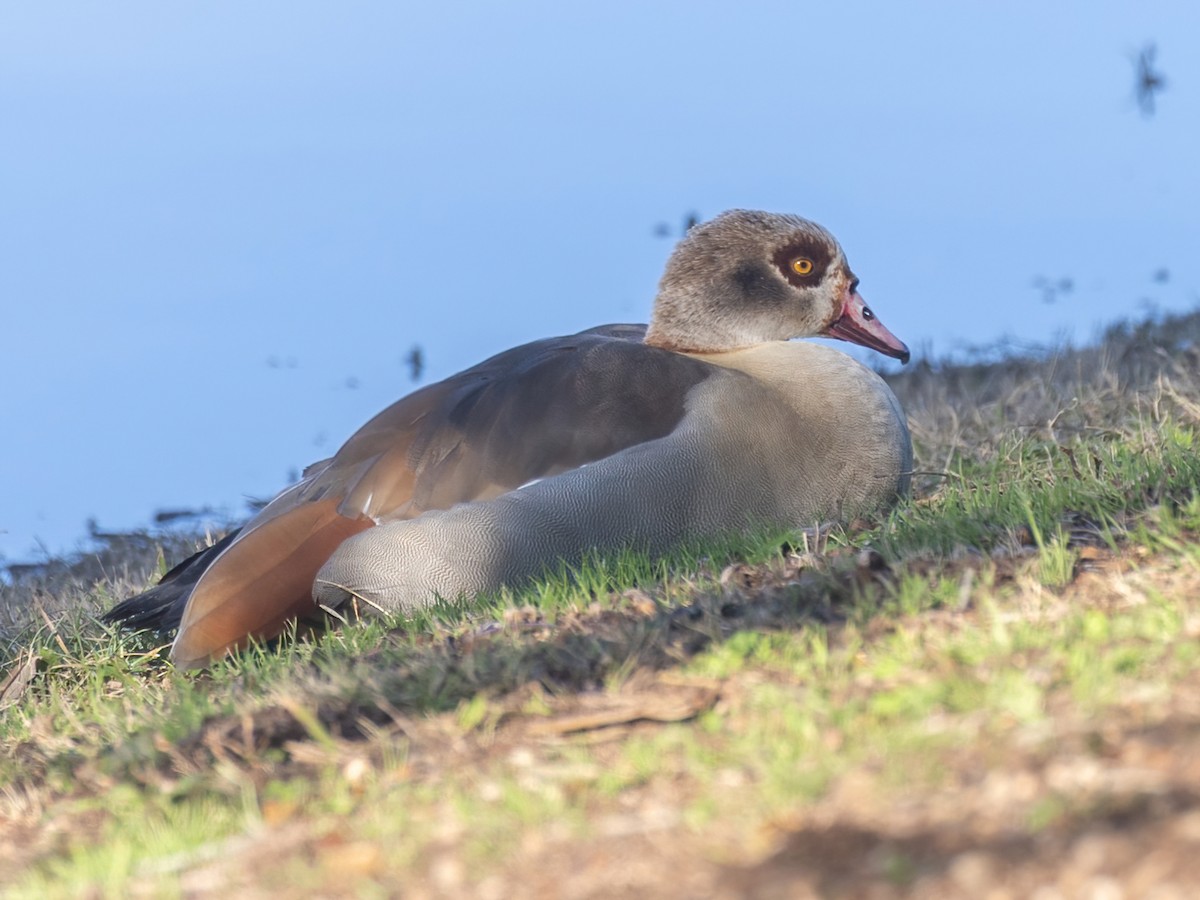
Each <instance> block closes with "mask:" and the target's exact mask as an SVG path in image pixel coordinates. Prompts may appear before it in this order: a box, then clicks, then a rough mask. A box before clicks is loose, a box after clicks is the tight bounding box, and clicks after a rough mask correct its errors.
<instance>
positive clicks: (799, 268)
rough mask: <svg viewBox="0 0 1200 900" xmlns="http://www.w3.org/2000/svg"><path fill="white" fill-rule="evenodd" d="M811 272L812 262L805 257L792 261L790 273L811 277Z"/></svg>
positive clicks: (798, 257)
mask: <svg viewBox="0 0 1200 900" xmlns="http://www.w3.org/2000/svg"><path fill="white" fill-rule="evenodd" d="M812 270H813V261H812V260H811V259H809V258H808V257H807V256H797V257H796V258H795V259H793V260H792V271H793V272H795V273H796V274H797V275H811V274H812Z"/></svg>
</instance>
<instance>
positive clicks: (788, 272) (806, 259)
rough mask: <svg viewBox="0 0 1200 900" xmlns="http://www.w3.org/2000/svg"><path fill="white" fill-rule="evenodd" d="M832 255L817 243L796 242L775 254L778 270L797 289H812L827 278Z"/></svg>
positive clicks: (781, 248) (825, 247)
mask: <svg viewBox="0 0 1200 900" xmlns="http://www.w3.org/2000/svg"><path fill="white" fill-rule="evenodd" d="M831 258H832V255H831V254H830V252H829V248H828V247H827V246H825V245H824V244H822V243H820V242H816V241H795V242H793V243H791V244H787V245H786V246H784V247H780V248H779V250H777V251H776V252H775V257H774V262H775V266H776V268H778V269H779V271H780V272H781V273H783V277H784V278H786V279H787V280H788V281H790V282H791V283H792V284H794V285H796V287H812V286H813V285H814V284H817V283H818V282H820V280H821V279H822V278H824V277H825V271H826V270H827V269H828V268H829V261H830V259H831Z"/></svg>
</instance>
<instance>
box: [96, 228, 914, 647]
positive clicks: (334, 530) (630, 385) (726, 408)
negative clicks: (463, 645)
mask: <svg viewBox="0 0 1200 900" xmlns="http://www.w3.org/2000/svg"><path fill="white" fill-rule="evenodd" d="M857 284H858V280H857V278H855V277H854V275H853V273H852V272H851V271H850V269H849V266H848V265H847V263H846V261H845V256H844V254H843V253H842V250H841V248H840V246H839V245H838V244H837V242H836V241H835V240H834V239H833V237H832V236H831V235H830V234H829V233H828V232H827V231H825V230H824V229H823V228H821V227H820V226H818V225H816V224H815V223H812V222H809V221H807V220H805V219H800V218H798V217H795V216H782V215H775V214H769V213H760V212H750V211H744V210H734V211H731V212H727V213H723V214H722V215H720V216H718V217H717V218H715V219H713V220H712V221H710V222H708V223H706V224H704V225H700V226H696V227H695V228H693V229H692V230H691V231H690V232H689V234H688V236H687V237H686V238H684V240H683V241H681V242H680V244H679V246H678V247H677V248H676V250H675V251H674V253H673V254H672V256H671V258H670V260H669V261H668V264H667V268H666V272H665V274H664V276H663V279H662V281H661V283H660V286H659V293H658V297H657V299H656V302H655V308H654V315H653V318H652V320H651V323H650V325H649V327H648V328H646V327H644V326H636V325H612V326H604V327H601V328H596V329H592V330H590V331H585V332H582V333H581V334H577V335H573V336H570V337H560V338H550V339H547V340H542V341H536V342H534V343H531V344H526V345H524V346H521V347H517V348H514V349H512V350H508V351H505V352H503V353H500V354H498V355H497V356H495V357H492V358H491V359H489V360H487V361H485V362H483V363H480V364H479V365H477V366H474V367H472V368H470V369H467V370H466V371H464V372H461V373H459V374H458V375H455V376H452V377H451V378H448V379H446V380H445V381H442V382H439V383H437V384H433V385H430V386H428V387H425V388H423V389H421V390H418V391H416V392H414V393H413V394H410V395H409V396H407V397H405V398H403V399H402V400H400V401H398V402H397V403H395V404H393V405H392V406H390V407H389V408H388V409H386V410H384V411H383V412H381V413H380V414H379V415H377V416H376V417H375V418H373V419H372V420H371V421H369V422H368V423H367V424H366V425H364V426H363V427H362V428H361V429H359V431H358V432H356V433H355V434H354V435H353V436H352V437H351V438H350V439H349V440H348V441H347V442H346V444H345V445H344V446H343V447H342V448H341V449H340V450H339V451H338V452H337V454H336V455H335V456H333V457H332V458H330V459H328V460H325V461H323V462H321V463H317V464H315V465H313V466H310V467H309V468H308V469H307V470H306V471H305V473H304V477H303V479H302V480H301V481H300V482H299V483H298V484H296V485H294V486H292V487H291V488H288V489H287V490H285V491H284V492H282V493H281V494H280V495H279V496H277V497H276V498H275V499H274V500H272V501H271V502H270V503H269V504H268V505H267V506H266V507H264V508H263V509H262V511H260V512H259V513H258V515H256V516H255V517H254V518H253V519H251V520H250V521H249V522H248V523H247V524H246V525H245V526H244V527H243V528H242V529H241V530H240V531H238V532H236V533H235V534H233V535H230V536H228V537H227V538H226V539H225V540H223V541H221V542H220V543H218V544H216V545H214V546H213V547H210V548H208V549H207V550H204V551H201V552H200V553H198V554H196V555H195V556H194V557H192V558H191V559H189V560H187V561H185V562H184V563H183V564H181V565H180V566H177V567H176V568H175V569H173V570H171V571H170V572H168V573H167V574H166V575H165V576H164V577H163V579H162V581H161V582H160V583H159V584H158V585H156V586H155V587H154V588H151V589H150V590H149V591H147V592H146V593H144V594H141V595H138V596H136V597H133V598H130V599H129V600H126V601H124V602H123V603H122V604H120V605H119V606H118V607H116V608H115V609H113V610H112V611H110V613H109V614H108V618H109V619H110V620H112V621H119V622H124V623H126V624H129V625H135V626H152V627H160V628H163V627H173V626H174V625H175V624H178V626H179V632H178V635H177V636H176V639H175V642H174V644H173V646H172V658H173V659H174V660H175V662H176V664H178V665H180V666H185V667H191V666H200V665H205V664H207V663H208V662H210V661H211V660H213V659H215V658H219V657H220V656H222V655H224V654H225V653H228V652H230V651H233V650H236V649H238V648H240V647H242V646H244V645H245V644H246V642H247V641H248V640H249V639H250V638H252V637H253V638H259V639H266V638H270V637H273V636H275V635H277V634H279V633H280V631H282V630H283V628H284V627H286V624H287V622H288V621H289V620H291V619H294V618H296V617H299V616H304V615H306V614H312V613H314V612H316V611H317V609H318V606H325V607H329V608H337V607H339V606H341V605H343V604H344V603H346V602H347V601H348V600H349V599H350V598H352V597H357V598H361V599H362V600H364V601H365V602H366V604H367V605H368V606H374V607H378V608H383V609H390V610H410V609H414V608H417V607H420V606H421V605H423V604H427V603H429V602H430V601H431V600H433V599H434V598H435V597H436V596H442V597H448V598H453V597H457V596H460V595H473V594H477V593H480V592H485V591H490V590H494V589H496V588H498V587H500V586H502V585H509V586H515V585H519V584H521V583H524V582H527V581H529V580H530V579H532V578H535V577H537V576H538V575H539V574H541V573H542V572H544V571H546V569H547V568H554V567H556V566H558V565H559V564H561V563H562V562H568V563H571V562H576V561H578V560H580V559H581V558H582V557H583V556H584V555H585V554H587V553H588V552H589V551H593V550H599V551H606V550H616V549H619V548H621V547H626V546H633V547H638V548H642V549H647V550H649V551H650V552H652V553H661V552H663V551H666V550H668V549H670V548H671V547H672V546H674V545H677V544H679V543H680V542H682V541H685V540H689V539H695V538H702V537H706V536H715V535H718V534H722V533H726V532H729V531H734V530H739V529H745V528H749V527H754V526H758V525H773V526H783V527H793V526H803V525H810V524H812V523H813V522H814V521H822V520H828V519H830V518H842V517H846V516H850V515H853V514H855V513H858V512H865V511H869V510H873V509H878V508H880V507H883V506H886V505H888V504H890V503H892V502H894V501H895V499H896V498H898V497H900V496H902V495H903V494H904V493H905V492H906V491H907V490H908V481H909V472H910V470H911V461H912V450H911V442H910V439H909V434H908V429H907V425H906V423H905V419H904V414H903V411H902V410H901V409H900V406H899V403H898V402H897V400H896V398H895V396H894V395H893V394H892V392H891V390H890V389H889V388H888V387H887V385H886V384H885V383H884V382H883V380H882V379H880V378H879V376H878V375H876V374H875V373H874V372H872V371H871V370H870V369H868V368H866V367H865V366H863V365H861V364H860V363H858V362H857V361H855V360H854V359H852V358H851V357H849V356H847V355H846V354H844V353H841V352H839V351H837V350H835V349H833V348H831V347H828V346H823V345H817V344H809V343H790V342H789V341H790V339H791V338H794V337H805V336H814V335H825V336H833V337H840V338H843V339H846V340H851V341H854V342H856V343H860V344H862V345H864V346H868V347H872V348H874V349H876V350H879V351H880V352H883V353H886V354H888V355H891V356H894V357H897V358H899V359H902V360H904V361H907V359H908V349H907V348H906V347H905V346H904V344H903V343H902V342H900V341H899V340H898V339H896V338H895V337H894V336H893V335H892V334H891V333H890V332H889V331H888V330H887V329H886V328H885V327H883V325H882V324H881V323H880V322H879V320H878V319H877V318H876V317H875V316H874V314H873V313H872V312H871V310H870V309H869V308H868V307H867V306H866V305H865V304H864V303H863V300H862V298H861V296H859V294H858V292H857Z"/></svg>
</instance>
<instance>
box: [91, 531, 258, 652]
mask: <svg viewBox="0 0 1200 900" xmlns="http://www.w3.org/2000/svg"><path fill="white" fill-rule="evenodd" d="M239 530H240V529H239ZM237 535H238V532H237V531H232V532H230V533H229V534H227V535H225V537H223V538H221V540H219V541H217V542H216V543H215V544H213V545H212V546H211V547H206V548H204V549H203V550H201V551H200V552H199V553H193V554H192V555H191V556H189V557H188V558H187V559H185V560H184V561H183V562H181V563H180V564H179V565H177V566H176V567H175V568H173V569H171V570H170V571H169V572H167V574H166V575H164V576H163V577H162V578H160V579H159V581H158V584H156V585H155V586H154V587H152V588H150V590H148V591H143V592H142V593H140V594H136V595H135V596H133V597H129V598H127V599H125V600H122V601H121V602H120V603H118V604H117V605H116V606H114V607H113V608H112V609H110V610H109V611H108V612H106V613H105V614H104V615H103V616H102V617H101V618H102V620H103V621H105V622H108V623H109V624H113V625H118V626H120V627H121V628H130V629H135V630H137V629H142V628H148V629H151V630H153V631H164V632H165V631H171V630H173V629H175V628H178V627H179V620H180V618H182V616H183V609H184V607H185V606H187V601H188V597H190V596H191V594H192V588H193V587H195V586H196V582H197V581H199V580H200V576H201V575H203V574H204V573H205V572H206V571H207V570H208V567H209V566H210V565H212V561H213V560H214V559H216V558H217V557H218V556H220V554H221V552H222V551H223V550H224V549H225V548H226V547H228V546H229V545H230V544H231V543H233V540H234V538H236V537H237Z"/></svg>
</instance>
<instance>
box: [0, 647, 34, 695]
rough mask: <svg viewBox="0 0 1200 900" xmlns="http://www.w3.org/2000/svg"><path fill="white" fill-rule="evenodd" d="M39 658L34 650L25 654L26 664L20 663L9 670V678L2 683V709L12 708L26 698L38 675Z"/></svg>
mask: <svg viewBox="0 0 1200 900" xmlns="http://www.w3.org/2000/svg"><path fill="white" fill-rule="evenodd" d="M37 664H38V658H37V654H35V653H34V652H33V651H32V650H28V651H26V653H25V660H24V662H18V663H17V664H16V665H15V666H13V667H12V669H10V670H9V673H8V676H7V677H6V678H5V679H4V681H3V682H0V709H6V708H7V707H9V706H12V705H13V704H14V703H16V702H17V701H19V700H20V699H21V698H22V697H24V696H25V692H26V691H27V690H28V689H29V685H30V684H32V683H33V676H35V675H36V674H37Z"/></svg>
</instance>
